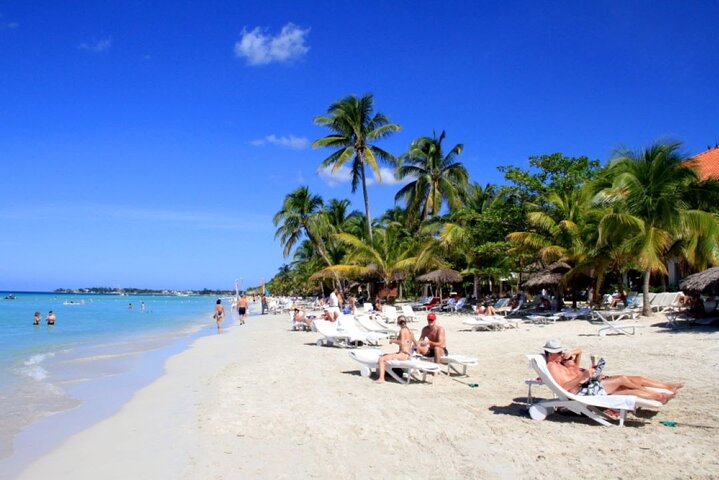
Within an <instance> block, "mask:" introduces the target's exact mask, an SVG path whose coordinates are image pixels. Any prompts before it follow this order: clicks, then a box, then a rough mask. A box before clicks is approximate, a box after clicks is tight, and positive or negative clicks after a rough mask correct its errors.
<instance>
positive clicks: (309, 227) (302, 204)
mask: <svg viewBox="0 0 719 480" xmlns="http://www.w3.org/2000/svg"><path fill="white" fill-rule="evenodd" d="M323 204H324V202H323V201H322V197H320V196H319V195H313V194H311V193H310V191H309V189H308V188H307V187H299V188H298V189H297V190H295V191H293V192H290V193H288V194H287V196H286V197H285V200H284V202H283V204H282V209H281V210H280V211H279V212H277V213H276V214H275V216H274V218H273V219H272V222H273V223H274V225H275V226H276V227H278V228H277V231H276V232H275V238H279V239H280V241H281V242H282V245H283V250H282V253H283V255H284V256H285V258H287V257H288V256H289V254H290V252H291V251H292V249H293V248H294V247H295V245H297V243H298V242H299V241H300V240H301V239H302V237H303V236H306V237H307V238H308V239H309V240H310V241H311V242H312V244H313V245H314V247H315V248H316V249H317V253H319V255H320V257H322V260H323V261H324V262H325V263H326V264H327V265H332V262H331V261H330V258H329V256H328V255H327V248H326V247H325V242H324V240H323V239H322V231H321V230H322V225H323V223H326V220H325V221H324V222H323V219H322V218H321V212H322V206H323ZM278 225H279V226H278Z"/></svg>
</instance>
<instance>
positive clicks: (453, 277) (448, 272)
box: [417, 268, 462, 297]
mask: <svg viewBox="0 0 719 480" xmlns="http://www.w3.org/2000/svg"><path fill="white" fill-rule="evenodd" d="M417 281H418V282H422V283H436V284H437V285H438V286H441V285H442V284H443V283H460V282H461V281H462V275H460V274H459V272H458V271H457V270H452V269H451V268H440V269H437V270H432V271H431V272H429V273H425V274H424V275H420V276H419V277H417ZM441 296H442V295H441V290H440V297H441Z"/></svg>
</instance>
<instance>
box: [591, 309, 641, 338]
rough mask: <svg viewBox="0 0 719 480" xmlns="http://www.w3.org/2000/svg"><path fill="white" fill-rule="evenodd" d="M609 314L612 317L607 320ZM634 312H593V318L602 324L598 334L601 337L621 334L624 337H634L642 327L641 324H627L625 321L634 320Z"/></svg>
mask: <svg viewBox="0 0 719 480" xmlns="http://www.w3.org/2000/svg"><path fill="white" fill-rule="evenodd" d="M607 313H610V314H611V315H612V316H611V317H610V318H607ZM633 315H635V313H634V312H632V313H629V312H623V313H618V312H603V313H602V312H597V311H595V312H593V316H594V318H595V319H596V320H600V321H601V322H602V327H601V328H600V329H599V331H598V332H597V333H598V334H599V336H600V337H603V336H605V335H606V334H607V333H612V332H613V333H620V334H622V335H634V333H635V331H636V329H637V328H639V327H641V326H642V325H641V324H639V323H627V322H624V321H623V320H628V319H633Z"/></svg>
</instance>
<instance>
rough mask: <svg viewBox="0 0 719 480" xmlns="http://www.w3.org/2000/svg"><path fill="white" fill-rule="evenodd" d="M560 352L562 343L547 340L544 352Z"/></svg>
mask: <svg viewBox="0 0 719 480" xmlns="http://www.w3.org/2000/svg"><path fill="white" fill-rule="evenodd" d="M562 350H564V349H563V348H562V343H561V342H560V341H559V340H556V339H552V340H547V343H545V344H544V351H545V352H549V353H559V352H561V351H562Z"/></svg>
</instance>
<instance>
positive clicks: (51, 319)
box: [32, 310, 57, 325]
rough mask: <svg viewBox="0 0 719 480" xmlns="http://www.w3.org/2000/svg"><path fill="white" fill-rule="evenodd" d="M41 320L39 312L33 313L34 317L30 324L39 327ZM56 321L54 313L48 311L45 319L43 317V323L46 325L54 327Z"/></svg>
mask: <svg viewBox="0 0 719 480" xmlns="http://www.w3.org/2000/svg"><path fill="white" fill-rule="evenodd" d="M41 318H42V315H41V314H40V312H35V315H34V316H33V317H32V324H33V325H40V319H41ZM56 319H57V317H56V316H55V312H53V311H52V310H50V311H49V312H48V313H47V317H45V321H46V322H47V324H48V325H55V320H56Z"/></svg>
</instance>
